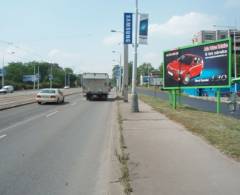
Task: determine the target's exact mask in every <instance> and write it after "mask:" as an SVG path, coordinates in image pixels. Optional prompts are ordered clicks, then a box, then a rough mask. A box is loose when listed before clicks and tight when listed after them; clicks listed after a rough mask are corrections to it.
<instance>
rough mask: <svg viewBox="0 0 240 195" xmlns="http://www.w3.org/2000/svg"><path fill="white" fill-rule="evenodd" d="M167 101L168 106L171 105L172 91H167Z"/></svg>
mask: <svg viewBox="0 0 240 195" xmlns="http://www.w3.org/2000/svg"><path fill="white" fill-rule="evenodd" d="M168 100H169V105H170V106H171V105H172V91H168Z"/></svg>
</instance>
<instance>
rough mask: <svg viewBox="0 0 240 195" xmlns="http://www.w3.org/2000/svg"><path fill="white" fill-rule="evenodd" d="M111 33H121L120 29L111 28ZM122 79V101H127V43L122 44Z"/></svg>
mask: <svg viewBox="0 0 240 195" xmlns="http://www.w3.org/2000/svg"><path fill="white" fill-rule="evenodd" d="M111 32H113V33H121V34H123V32H122V31H117V30H111ZM123 58H124V59H123V80H122V92H123V99H124V102H128V44H123Z"/></svg>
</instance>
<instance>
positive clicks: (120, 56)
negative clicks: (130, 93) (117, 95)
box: [112, 51, 122, 92]
mask: <svg viewBox="0 0 240 195" xmlns="http://www.w3.org/2000/svg"><path fill="white" fill-rule="evenodd" d="M112 53H118V54H119V65H120V77H119V91H120V92H121V91H122V54H121V52H119V51H112Z"/></svg>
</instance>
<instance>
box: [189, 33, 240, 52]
mask: <svg viewBox="0 0 240 195" xmlns="http://www.w3.org/2000/svg"><path fill="white" fill-rule="evenodd" d="M234 34H235V38H236V52H237V55H239V54H240V30H237V29H229V30H201V31H200V32H198V33H197V34H195V35H194V36H193V39H192V43H193V44H197V43H206V42H208V41H216V40H221V39H226V38H228V37H231V39H232V52H234Z"/></svg>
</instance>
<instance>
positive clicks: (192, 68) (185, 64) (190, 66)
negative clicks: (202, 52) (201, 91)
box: [167, 54, 204, 85]
mask: <svg viewBox="0 0 240 195" xmlns="http://www.w3.org/2000/svg"><path fill="white" fill-rule="evenodd" d="M203 68H204V62H203V58H202V57H201V56H197V55H194V54H184V55H182V56H180V57H179V58H178V59H177V60H173V61H172V62H170V63H168V65H167V74H168V76H169V77H172V78H173V79H174V80H175V81H177V82H182V83H183V84H184V85H187V84H188V83H189V82H190V79H192V78H194V77H197V76H199V75H200V74H201V73H202V71H203Z"/></svg>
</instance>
